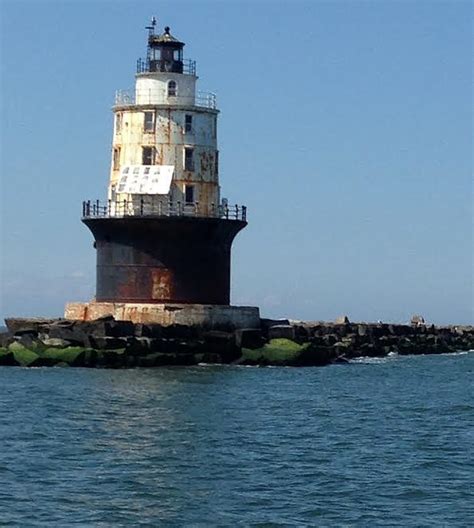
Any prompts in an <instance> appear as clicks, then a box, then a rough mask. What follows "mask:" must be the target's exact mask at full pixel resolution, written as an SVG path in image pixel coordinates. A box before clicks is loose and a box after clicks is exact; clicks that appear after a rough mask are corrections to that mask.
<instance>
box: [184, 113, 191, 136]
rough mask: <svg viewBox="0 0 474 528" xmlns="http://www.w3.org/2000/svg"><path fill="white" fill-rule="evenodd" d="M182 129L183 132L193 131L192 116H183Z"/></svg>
mask: <svg viewBox="0 0 474 528" xmlns="http://www.w3.org/2000/svg"><path fill="white" fill-rule="evenodd" d="M184 131H185V132H192V131H193V116H192V115H190V114H186V115H185V116H184Z"/></svg>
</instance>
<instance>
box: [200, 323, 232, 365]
mask: <svg viewBox="0 0 474 528" xmlns="http://www.w3.org/2000/svg"><path fill="white" fill-rule="evenodd" d="M203 340H204V344H203V350H204V351H205V353H206V354H218V355H219V356H220V358H221V362H222V363H231V362H232V361H234V360H236V359H237V358H238V357H239V356H240V349H239V348H238V347H237V345H236V343H235V335H234V334H233V333H230V332H221V331H219V330H212V331H209V332H205V333H204V334H203Z"/></svg>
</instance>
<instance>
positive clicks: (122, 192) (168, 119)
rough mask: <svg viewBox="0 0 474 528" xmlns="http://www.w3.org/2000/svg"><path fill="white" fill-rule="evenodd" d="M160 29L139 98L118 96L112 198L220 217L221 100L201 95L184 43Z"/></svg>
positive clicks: (140, 69)
mask: <svg viewBox="0 0 474 528" xmlns="http://www.w3.org/2000/svg"><path fill="white" fill-rule="evenodd" d="M154 27H155V22H154V20H153V22H152V25H151V26H150V27H149V28H148V29H149V36H148V49H147V57H146V58H145V59H139V60H138V61H137V74H136V81H135V90H134V92H133V93H131V92H127V91H122V90H121V91H118V92H117V94H116V100H115V106H114V109H113V111H114V114H115V120H114V122H115V126H114V137H113V151H112V164H111V173H110V186H109V199H110V200H112V202H114V203H115V202H118V203H119V204H122V202H123V200H126V201H127V203H129V202H131V203H133V207H134V209H136V208H137V207H138V206H139V204H138V200H139V199H140V200H141V199H142V198H143V199H145V203H144V206H145V208H150V207H154V208H155V209H156V210H157V211H158V209H160V210H162V211H164V210H165V208H167V207H169V202H171V203H172V204H174V206H175V207H177V208H180V209H181V211H182V212H183V213H188V214H192V213H193V212H197V214H201V215H203V214H205V215H210V216H214V215H218V206H219V202H220V196H219V181H218V176H219V152H218V150H217V115H218V113H219V111H218V110H217V109H216V96H215V94H213V93H203V92H197V91H196V83H197V80H198V77H197V75H196V63H195V61H193V60H189V59H187V60H185V59H184V58H183V48H184V43H183V42H180V41H179V40H178V39H176V38H175V37H173V35H171V32H170V28H169V27H165V30H164V33H163V34H161V35H155V33H154ZM129 207H130V205H129Z"/></svg>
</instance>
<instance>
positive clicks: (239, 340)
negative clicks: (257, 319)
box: [235, 328, 265, 350]
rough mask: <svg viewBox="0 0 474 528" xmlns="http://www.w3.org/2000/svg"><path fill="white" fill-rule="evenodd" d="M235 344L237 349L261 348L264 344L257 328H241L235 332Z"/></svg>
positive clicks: (260, 332)
mask: <svg viewBox="0 0 474 528" xmlns="http://www.w3.org/2000/svg"><path fill="white" fill-rule="evenodd" d="M235 344H236V345H237V347H238V348H249V349H251V350H253V349H255V348H261V347H262V346H263V345H264V344H265V340H264V338H263V336H262V331H261V330H260V329H259V328H241V329H239V330H236V331H235Z"/></svg>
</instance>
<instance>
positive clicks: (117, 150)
mask: <svg viewBox="0 0 474 528" xmlns="http://www.w3.org/2000/svg"><path fill="white" fill-rule="evenodd" d="M112 168H113V170H118V169H119V168H120V147H115V148H114V153H113V160H112Z"/></svg>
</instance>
